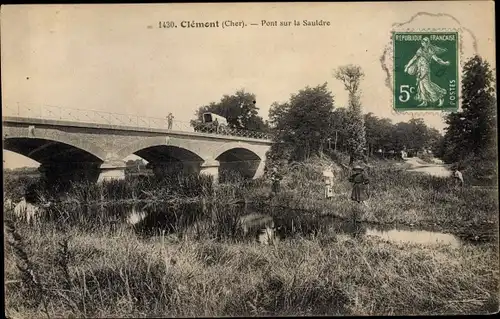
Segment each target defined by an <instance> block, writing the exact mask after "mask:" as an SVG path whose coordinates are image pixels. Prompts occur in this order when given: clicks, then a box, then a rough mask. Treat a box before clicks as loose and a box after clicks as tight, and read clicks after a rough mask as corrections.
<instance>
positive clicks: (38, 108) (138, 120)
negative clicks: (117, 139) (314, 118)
mask: <svg viewBox="0 0 500 319" xmlns="http://www.w3.org/2000/svg"><path fill="white" fill-rule="evenodd" d="M2 116H15V117H25V118H36V119H46V120H60V121H69V122H81V123H92V124H104V125H117V126H126V127H137V128H150V129H170V130H172V131H181V132H199V133H206V134H216V135H229V136H239V137H247V138H256V139H271V135H270V134H268V133H264V132H259V131H249V130H242V129H232V128H221V129H219V130H216V129H214V128H213V127H207V126H199V127H197V128H196V130H195V129H194V128H193V127H192V125H191V123H190V122H184V121H177V120H176V119H175V118H174V119H173V121H172V126H171V128H169V126H168V120H167V118H166V117H165V118H158V117H148V116H139V115H131V114H122V113H113V112H105V111H95V110H84V109H77V108H63V107H60V106H53V105H31V104H23V103H15V104H8V103H5V104H4V105H3V106H2Z"/></svg>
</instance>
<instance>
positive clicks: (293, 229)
mask: <svg viewBox="0 0 500 319" xmlns="http://www.w3.org/2000/svg"><path fill="white" fill-rule="evenodd" d="M226 209H228V211H226V212H224V213H225V214H232V215H237V218H238V223H239V225H241V230H242V233H243V237H246V238H252V239H255V240H257V241H258V242H260V243H263V244H270V243H272V242H273V241H275V240H283V239H286V238H290V237H294V236H295V235H300V236H304V235H310V234H317V233H319V232H320V231H321V232H328V233H333V234H346V235H349V236H351V237H353V238H360V237H363V236H375V237H379V238H381V239H383V240H387V241H391V242H398V243H413V244H424V245H435V244H448V245H451V246H454V247H458V246H460V244H461V240H460V239H459V238H458V237H456V236H454V235H451V234H445V233H440V232H431V231H422V230H409V229H399V228H394V226H391V225H385V226H383V225H370V224H366V223H362V222H356V221H354V220H346V219H339V218H335V217H319V218H318V217H311V216H310V215H308V214H307V213H304V212H302V214H294V213H293V212H291V211H288V212H287V213H286V214H284V212H282V211H281V210H279V211H274V212H277V213H278V214H276V215H275V216H271V215H270V214H267V213H266V212H265V211H264V212H259V211H256V208H255V207H249V206H241V205H233V206H232V207H231V208H230V207H227V208H226ZM230 209H233V211H229V210H230ZM234 209H236V210H239V212H238V213H237V214H235V212H234ZM122 210H123V207H122ZM204 210H209V208H207V205H206V204H205V205H200V204H199V203H198V204H191V205H188V206H183V207H182V208H180V207H175V209H174V208H172V207H168V206H162V207H158V206H147V205H146V206H143V207H142V208H141V207H139V206H137V205H135V206H130V207H129V208H128V214H127V223H128V224H129V225H132V226H134V227H135V228H136V229H137V230H140V231H141V232H147V231H148V230H153V229H162V230H166V231H170V232H172V231H182V230H183V229H185V228H186V227H189V226H190V225H193V224H195V223H196V225H197V226H198V227H199V225H200V223H203V221H204V220H206V219H207V218H208V217H207V216H208V215H207V214H206V212H204ZM211 218H213V215H212V216H211Z"/></svg>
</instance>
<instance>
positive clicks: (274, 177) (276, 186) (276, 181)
mask: <svg viewBox="0 0 500 319" xmlns="http://www.w3.org/2000/svg"><path fill="white" fill-rule="evenodd" d="M270 175H271V182H272V187H271V190H272V193H273V195H275V194H277V193H278V192H279V191H280V182H281V179H282V176H281V175H280V173H279V172H278V167H276V166H274V167H273V169H272V170H271V174H270Z"/></svg>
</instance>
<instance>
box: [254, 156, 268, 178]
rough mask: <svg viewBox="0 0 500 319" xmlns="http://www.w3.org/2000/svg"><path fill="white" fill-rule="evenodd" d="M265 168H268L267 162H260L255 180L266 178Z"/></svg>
mask: <svg viewBox="0 0 500 319" xmlns="http://www.w3.org/2000/svg"><path fill="white" fill-rule="evenodd" d="M264 167H266V161H265V160H262V161H260V163H259V166H257V170H256V171H255V175H254V177H253V179H256V178H259V177H262V176H264Z"/></svg>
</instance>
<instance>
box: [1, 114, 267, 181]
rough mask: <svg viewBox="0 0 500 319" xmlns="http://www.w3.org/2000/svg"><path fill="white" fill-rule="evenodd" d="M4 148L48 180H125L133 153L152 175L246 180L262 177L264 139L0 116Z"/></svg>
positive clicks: (264, 156)
mask: <svg viewBox="0 0 500 319" xmlns="http://www.w3.org/2000/svg"><path fill="white" fill-rule="evenodd" d="M2 133H3V148H4V149H5V150H9V151H13V152H16V153H19V154H22V155H24V156H27V157H29V158H31V159H33V160H35V161H37V162H39V163H40V171H41V172H42V174H44V176H45V177H47V178H48V179H49V180H54V179H57V178H65V179H72V180H75V179H87V180H94V181H103V180H107V179H123V178H125V162H124V158H126V157H127V156H129V155H131V154H135V155H137V156H139V157H141V158H143V159H145V160H146V161H148V162H149V165H150V167H151V168H152V169H153V171H154V172H155V174H162V172H165V171H168V170H176V171H178V170H183V171H185V172H198V173H201V174H209V175H212V176H214V178H215V180H217V179H218V175H219V170H222V169H235V170H238V171H239V172H241V173H242V174H243V175H244V176H246V177H248V178H256V177H259V176H261V175H262V174H263V172H264V165H265V159H266V152H267V151H268V149H269V148H270V146H271V144H272V142H271V141H270V140H268V139H259V138H247V137H239V136H230V135H218V134H208V133H198V132H183V131H176V130H167V129H164V128H163V129H162V128H143V127H131V126H120V125H111V124H93V123H81V122H72V121H63V120H54V119H39V118H25V117H12V116H11V117H3V132H2Z"/></svg>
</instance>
